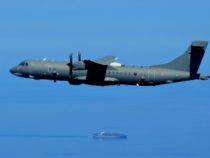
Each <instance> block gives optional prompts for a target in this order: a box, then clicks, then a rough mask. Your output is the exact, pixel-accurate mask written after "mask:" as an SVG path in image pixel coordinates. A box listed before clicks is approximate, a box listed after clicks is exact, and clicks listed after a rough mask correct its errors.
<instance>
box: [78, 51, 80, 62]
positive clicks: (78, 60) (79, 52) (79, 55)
mask: <svg viewBox="0 0 210 158" xmlns="http://www.w3.org/2000/svg"><path fill="white" fill-rule="evenodd" d="M78 61H81V53H80V51H78Z"/></svg>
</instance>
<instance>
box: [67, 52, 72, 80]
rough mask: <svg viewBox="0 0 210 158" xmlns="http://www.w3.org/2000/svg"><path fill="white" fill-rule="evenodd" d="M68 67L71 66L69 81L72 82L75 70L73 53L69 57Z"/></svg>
mask: <svg viewBox="0 0 210 158" xmlns="http://www.w3.org/2000/svg"><path fill="white" fill-rule="evenodd" d="M68 66H69V80H71V79H72V69H73V53H71V54H70V56H69V63H68Z"/></svg>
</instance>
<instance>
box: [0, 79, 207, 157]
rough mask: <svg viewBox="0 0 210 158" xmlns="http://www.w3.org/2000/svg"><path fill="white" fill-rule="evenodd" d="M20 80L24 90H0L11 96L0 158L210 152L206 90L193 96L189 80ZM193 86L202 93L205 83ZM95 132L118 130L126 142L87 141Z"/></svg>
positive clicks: (4, 108)
mask: <svg viewBox="0 0 210 158" xmlns="http://www.w3.org/2000/svg"><path fill="white" fill-rule="evenodd" d="M17 82H19V81H17ZM25 82H26V84H31V83H33V84H34V85H33V86H32V87H29V86H23V88H21V85H16V86H15V87H16V90H15V91H13V90H5V91H4V95H3V96H4V99H3V100H10V101H8V103H6V102H4V104H1V106H0V111H1V112H0V113H1V115H0V127H1V129H0V157H4V158H14V157H22V158H24V157H31V158H33V157H34V158H37V157H39V158H45V157H78V158H83V157H88V158H92V157H104V158H105V157H113V158H115V157H122V158H128V157H129V158H130V157H144V158H168V157H172V158H182V157H183V158H186V157H189V158H198V157H203V158H208V157H209V155H210V150H209V147H210V142H209V140H210V134H209V133H210V132H209V131H210V120H209V114H210V107H209V104H208V103H207V102H206V99H208V95H207V94H206V95H205V94H203V95H202V96H200V97H196V94H195V93H194V92H189V91H187V89H188V88H189V87H191V86H192V85H193V82H192V83H186V85H185V84H180V85H179V84H178V85H177V84H175V85H170V86H163V87H126V86H125V87H118V86H115V87H111V88H110V87H108V88H103V87H99V88H98V87H91V86H90V87H89V86H81V87H74V86H70V87H69V86H68V85H67V84H65V83H57V84H53V83H51V82H50V83H48V82H47V81H41V82H39V81H33V80H32V81H31V80H26V81H25ZM195 82H196V81H195ZM39 84H40V85H41V86H39V87H36V86H38V85H39ZM48 86H51V88H49V87H48ZM199 87H200V90H204V91H205V90H207V88H206V87H205V83H201V86H198V87H197V88H198V89H197V90H198V92H199V91H200V90H199ZM49 89H51V91H49ZM56 89H57V91H56ZM76 89H78V90H76ZM61 90H62V91H63V92H61ZM82 90H83V91H82ZM175 90H176V91H175ZM126 91H129V92H130V93H129V94H127V93H126ZM183 91H184V92H183ZM87 92H88V93H87ZM111 92H112V93H111ZM179 92H182V94H180V93H179ZM68 93H69V94H68ZM1 94H3V93H1ZM11 94H12V95H11ZM15 94H16V96H15ZM13 95H14V96H13ZM24 96H28V97H24ZM29 96H30V97H29ZM31 96H33V97H31ZM46 97H47V98H46ZM11 102H12V103H13V104H10V103H11ZM2 103H3V102H2ZM99 131H107V132H121V133H124V134H126V135H127V139H122V140H119V139H111V140H110V139H108V140H101V139H99V140H97V139H93V137H92V136H93V134H94V133H95V132H99Z"/></svg>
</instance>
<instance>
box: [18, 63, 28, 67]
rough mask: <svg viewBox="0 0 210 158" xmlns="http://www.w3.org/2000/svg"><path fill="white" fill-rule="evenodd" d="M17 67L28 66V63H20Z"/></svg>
mask: <svg viewBox="0 0 210 158" xmlns="http://www.w3.org/2000/svg"><path fill="white" fill-rule="evenodd" d="M19 65H20V66H28V62H21V63H20V64H19Z"/></svg>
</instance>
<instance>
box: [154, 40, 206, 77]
mask: <svg viewBox="0 0 210 158" xmlns="http://www.w3.org/2000/svg"><path fill="white" fill-rule="evenodd" d="M207 45H208V41H194V42H192V44H191V45H190V47H189V48H188V49H187V51H186V52H185V53H184V54H183V55H181V56H179V57H178V58H176V59H174V60H173V61H171V62H169V63H167V64H163V65H158V66H157V67H161V68H167V69H174V70H180V71H187V72H190V73H191V74H196V73H197V71H198V69H199V66H200V64H201V61H202V59H203V55H204V53H205V50H206V47H207Z"/></svg>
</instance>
